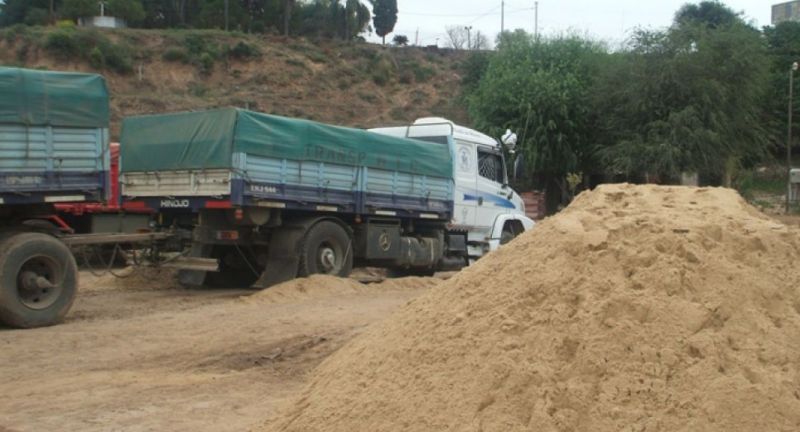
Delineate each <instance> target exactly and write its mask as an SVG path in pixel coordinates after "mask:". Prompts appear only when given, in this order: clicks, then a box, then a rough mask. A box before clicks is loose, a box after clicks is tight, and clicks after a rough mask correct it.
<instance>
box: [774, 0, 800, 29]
mask: <svg viewBox="0 0 800 432" xmlns="http://www.w3.org/2000/svg"><path fill="white" fill-rule="evenodd" d="M784 21H800V0H798V1H790V2H786V3H780V4H776V5H774V6H772V24H773V25H774V24H778V23H781V22H784Z"/></svg>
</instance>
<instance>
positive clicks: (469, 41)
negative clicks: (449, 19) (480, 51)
mask: <svg viewBox="0 0 800 432" xmlns="http://www.w3.org/2000/svg"><path fill="white" fill-rule="evenodd" d="M464 28H465V29H467V50H471V49H472V26H466V27H464Z"/></svg>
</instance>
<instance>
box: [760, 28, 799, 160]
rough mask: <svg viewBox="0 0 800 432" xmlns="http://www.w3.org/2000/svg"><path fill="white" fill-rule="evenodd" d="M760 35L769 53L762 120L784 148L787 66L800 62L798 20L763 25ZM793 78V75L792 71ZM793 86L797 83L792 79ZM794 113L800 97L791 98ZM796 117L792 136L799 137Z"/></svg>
mask: <svg viewBox="0 0 800 432" xmlns="http://www.w3.org/2000/svg"><path fill="white" fill-rule="evenodd" d="M764 35H765V37H766V40H767V45H768V50H769V56H770V78H769V85H770V89H769V98H768V100H769V102H768V103H767V104H766V106H765V111H766V112H765V114H764V117H765V121H764V123H765V124H766V125H767V127H768V129H769V130H770V131H772V134H771V138H772V141H773V142H774V143H775V148H780V149H782V150H785V149H786V138H787V137H786V125H787V122H788V119H787V106H788V104H789V92H788V88H789V69H790V68H791V67H792V64H793V63H794V62H797V61H800V23H798V22H794V21H786V22H782V23H780V24H778V25H776V26H774V27H766V28H765V29H764ZM795 77H797V74H796V73H795ZM794 84H795V88H800V87H798V82H795V83H794ZM793 102H794V107H793V109H794V112H795V113H797V112H800V98H795V99H794V101H793ZM798 117H800V116H796V117H793V118H794V121H793V125H792V132H793V134H792V136H794V137H797V136H800V135H799V134H798V133H799V132H800V127H798V124H800V119H798Z"/></svg>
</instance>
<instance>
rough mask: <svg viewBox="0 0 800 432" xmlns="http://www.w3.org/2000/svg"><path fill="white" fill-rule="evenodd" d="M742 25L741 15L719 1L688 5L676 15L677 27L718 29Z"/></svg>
mask: <svg viewBox="0 0 800 432" xmlns="http://www.w3.org/2000/svg"><path fill="white" fill-rule="evenodd" d="M740 23H742V18H741V14H738V13H736V12H734V11H733V10H731V9H730V8H729V7H727V6H725V5H724V4H722V3H720V2H718V1H702V2H700V3H697V4H686V5H684V6H683V7H681V8H680V9H679V10H678V12H677V13H676V14H675V25H676V26H677V27H686V26H691V25H701V26H704V27H707V28H717V27H723V26H730V25H733V24H740Z"/></svg>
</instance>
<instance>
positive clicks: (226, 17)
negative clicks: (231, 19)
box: [225, 0, 230, 31]
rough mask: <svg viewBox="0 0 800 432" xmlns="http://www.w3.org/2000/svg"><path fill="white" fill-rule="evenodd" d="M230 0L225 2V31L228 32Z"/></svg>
mask: <svg viewBox="0 0 800 432" xmlns="http://www.w3.org/2000/svg"><path fill="white" fill-rule="evenodd" d="M229 5H230V0H225V31H228V9H229Z"/></svg>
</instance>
